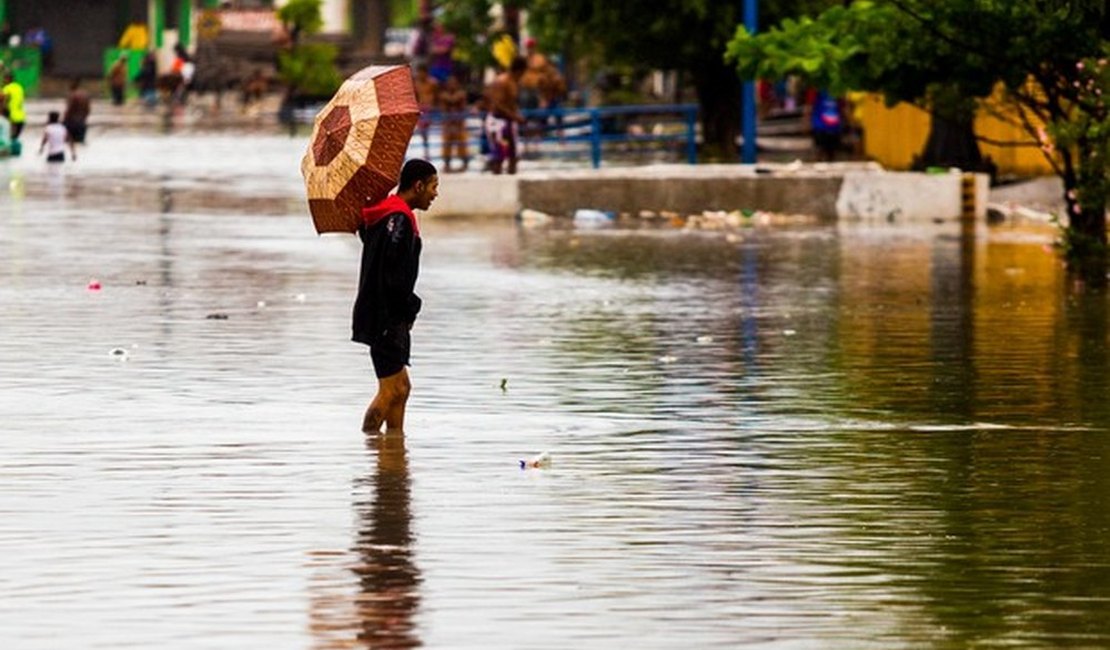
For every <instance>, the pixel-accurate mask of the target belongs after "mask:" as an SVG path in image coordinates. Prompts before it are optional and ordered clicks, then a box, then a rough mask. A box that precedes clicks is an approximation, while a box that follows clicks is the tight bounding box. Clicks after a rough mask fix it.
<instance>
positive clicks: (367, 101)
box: [301, 66, 420, 233]
mask: <svg viewBox="0 0 1110 650" xmlns="http://www.w3.org/2000/svg"><path fill="white" fill-rule="evenodd" d="M419 118H420V107H419V105H418V104H417V103H416V91H415V89H414V87H413V82H412V74H411V72H410V71H409V68H408V66H370V67H368V68H363V69H362V70H359V71H358V72H357V73H355V74H354V75H353V76H352V77H350V78H349V79H347V80H346V81H344V82H343V85H342V86H340V87H339V90H338V91H336V93H335V96H334V97H332V98H331V101H329V102H328V103H327V105H326V106H324V108H323V109H322V110H321V111H320V112H319V113H318V114H317V115H316V122H315V125H314V126H313V128H312V139H311V140H310V141H309V145H308V151H306V152H305V155H304V158H303V159H301V175H302V176H304V182H305V188H306V189H307V191H308V209H309V212H311V213H312V222H313V224H314V225H315V226H316V232H318V233H325V232H355V231H356V230H358V225H359V220H360V218H361V212H362V207H363V206H364V205H366V204H367V203H368V202H370V203H373V202H376V201H380V200H381V199H384V198H385V197H386V196H387V195H388V194H389V191H390V190H391V189H393V187H394V186H395V185H397V181H398V177H399V176H400V174H401V165H402V164H403V163H404V161H405V152H406V151H407V150H408V146H409V140H410V139H411V138H412V132H413V130H414V129H415V128H416V123H417V120H419Z"/></svg>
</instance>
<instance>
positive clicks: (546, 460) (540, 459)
mask: <svg viewBox="0 0 1110 650" xmlns="http://www.w3.org/2000/svg"><path fill="white" fill-rule="evenodd" d="M542 467H551V452H549V451H545V452H543V453H542V454H539V455H536V456H533V457H531V458H528V459H523V458H522V459H521V460H520V469H539V468H542Z"/></svg>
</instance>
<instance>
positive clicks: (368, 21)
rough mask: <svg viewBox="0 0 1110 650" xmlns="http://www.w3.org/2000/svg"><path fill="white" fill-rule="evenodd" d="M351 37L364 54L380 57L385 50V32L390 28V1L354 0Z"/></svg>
mask: <svg viewBox="0 0 1110 650" xmlns="http://www.w3.org/2000/svg"><path fill="white" fill-rule="evenodd" d="M350 7H351V9H350V15H351V35H352V36H353V37H354V39H355V43H356V45H357V47H358V48H359V49H361V50H362V51H363V52H365V53H367V54H369V55H371V56H373V57H379V56H381V55H382V53H383V52H384V50H385V30H386V28H387V27H389V2H388V0H352V1H351V5H350Z"/></svg>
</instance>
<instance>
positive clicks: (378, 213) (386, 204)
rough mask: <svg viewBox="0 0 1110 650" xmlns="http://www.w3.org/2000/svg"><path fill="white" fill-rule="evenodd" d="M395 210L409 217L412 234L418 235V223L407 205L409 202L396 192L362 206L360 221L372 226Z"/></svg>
mask: <svg viewBox="0 0 1110 650" xmlns="http://www.w3.org/2000/svg"><path fill="white" fill-rule="evenodd" d="M395 212H401V213H403V214H404V215H405V216H406V217H408V218H409V222H410V223H412V232H413V234H414V235H416V236H417V237H419V236H420V225H419V224H418V223H416V214H415V213H414V212H413V211H412V208H410V207H409V204H408V203H405V200H404V199H402V198H401V197H399V196H397V195H396V194H390V195H389V196H387V197H385V198H384V199H382V200H381V201H378V202H377V203H375V204H373V205H368V206H366V207H364V208H363V209H362V223H364V224H366V225H367V226H373V225H374V224H376V223H378V222H379V221H381V220H382V219H384V218H386V217H387V216H389V215H391V214H393V213H395Z"/></svg>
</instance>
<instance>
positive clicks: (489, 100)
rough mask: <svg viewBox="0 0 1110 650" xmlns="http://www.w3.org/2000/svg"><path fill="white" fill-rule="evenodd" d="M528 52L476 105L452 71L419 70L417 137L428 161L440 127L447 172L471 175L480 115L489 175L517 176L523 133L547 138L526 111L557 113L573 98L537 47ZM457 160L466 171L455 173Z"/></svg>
mask: <svg viewBox="0 0 1110 650" xmlns="http://www.w3.org/2000/svg"><path fill="white" fill-rule="evenodd" d="M525 46H526V52H527V55H526V56H523V57H520V56H518V57H514V58H513V59H512V60H511V62H510V63H509V65H508V66H506V67H505V69H504V70H502V71H501V72H499V73H498V74H497V75H496V76H495V77H494V78H493V79H492V80H491V81H490V82H489V83H487V84H486V85H485V87H484V88H483V89H482V92H481V94H480V95H479V96H478V97H477V98H476V99H475V100H474V101H473V102H472V101H471V98H470V97H469V96H468V93H467V91H466V88H465V87H464V86H463V85H462V82H461V81H460V79H459V77H458V75H457V74H455V73H454V72H453V71H451V70H450V69H449V68H445V67H444V66H442V65H441V66H439V67H438V68H436V69H433V67H432V65H431V64H430V62H431V61H434V59H429V61H430V62H429V63H420V64H418V65H417V70H416V77H415V85H416V97H417V102H418V103H419V104H420V111H421V120H420V122H419V123H418V125H417V135H419V137H420V139H421V141H422V143H423V145H424V155H425V157H428V156H430V152H429V133H430V132H431V130H432V126H433V124H438V125H439V127H440V135H441V138H442V147H443V149H442V155H443V161H444V162H443V170H444V171H445V172H448V173H449V172H454V171H463V170H466V169H468V167H469V163H470V152H469V149H468V146H467V143H468V140H469V136H468V132H467V128H466V118H467V117H468V116H471V115H476V116H479V117H480V118H481V129H480V132H479V143H480V147H481V153H482V154H483V155H484V156H485V157H486V164H485V169H486V170H487V171H490V172H492V173H494V174H501V173H509V174H515V173H516V170H517V164H518V161H519V159H520V142H521V135H522V130H524V132H525V133H526V134H527V133H529V132H531V134H533V135H535V134H542V130H543V128H545V125H546V122H545V121H543V120H540V121H536V122H534V123H533V124H529V121H528V120H527V119H526V118H525V117H524V113H523V112H522V111H527V110H535V109H557V108H559V107H560V106H561V103H562V101H563V99H564V97H565V96H566V92H567V86H566V82H565V80H564V78H563V75H562V73H561V72H560V71H559V69H558V68H557V67H556V66H555V65H554V64H553V63H552V62H551V61H550V60H549V59H548V58H547V56H545V55H544V54H543V53H541V52H540V51H539V50H538V49H537V48H536V45H535V41H534V40H532V39H528V40H527V41H525ZM445 75H446V76H445ZM455 159H458V160H459V161H461V167H459V168H455V167H453V161H454V160H455Z"/></svg>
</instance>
